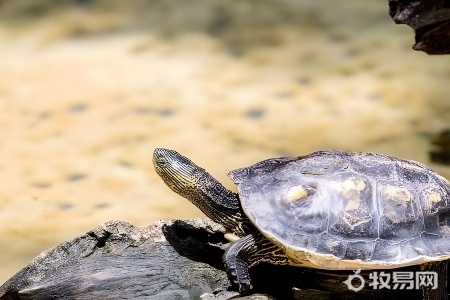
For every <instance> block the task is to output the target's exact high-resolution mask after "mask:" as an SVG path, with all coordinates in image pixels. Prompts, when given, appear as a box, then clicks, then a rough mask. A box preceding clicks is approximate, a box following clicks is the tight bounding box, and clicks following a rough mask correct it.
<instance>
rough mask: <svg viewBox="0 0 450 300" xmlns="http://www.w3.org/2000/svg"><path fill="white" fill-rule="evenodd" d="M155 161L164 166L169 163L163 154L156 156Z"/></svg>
mask: <svg viewBox="0 0 450 300" xmlns="http://www.w3.org/2000/svg"><path fill="white" fill-rule="evenodd" d="M156 163H157V164H158V165H160V166H165V165H167V164H168V163H169V161H168V160H167V158H166V157H164V156H158V157H156Z"/></svg>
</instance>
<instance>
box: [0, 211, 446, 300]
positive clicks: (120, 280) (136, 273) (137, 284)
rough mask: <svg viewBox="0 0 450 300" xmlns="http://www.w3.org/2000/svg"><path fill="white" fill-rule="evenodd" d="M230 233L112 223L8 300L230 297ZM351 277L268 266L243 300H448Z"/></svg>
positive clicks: (65, 250) (6, 291)
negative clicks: (360, 284) (351, 283)
mask: <svg viewBox="0 0 450 300" xmlns="http://www.w3.org/2000/svg"><path fill="white" fill-rule="evenodd" d="M223 233H224V232H223V229H222V228H221V227H220V226H218V225H216V224H214V223H212V222H211V221H209V220H206V219H196V220H187V221H180V220H177V221H171V222H162V221H161V222H157V223H156V224H154V225H151V226H148V227H135V226H132V225H131V224H129V223H127V222H122V221H110V222H107V223H105V224H103V225H101V226H100V227H98V228H97V229H94V230H92V231H90V232H88V233H86V234H84V235H82V236H80V237H77V238H75V239H73V240H72V241H68V242H65V243H63V244H61V245H59V246H57V247H55V248H53V249H50V250H48V251H45V252H44V253H42V254H41V255H39V256H38V257H36V258H35V259H34V260H33V261H32V262H31V263H30V264H29V265H28V266H27V267H25V268H24V269H22V270H21V271H19V272H18V273H17V274H16V275H14V276H13V277H12V278H11V279H10V280H8V281H7V282H6V283H4V284H3V285H2V286H1V287H0V300H12V299H14V300H16V299H39V300H43V299H80V300H91V299H164V300H167V299H203V300H225V299H229V298H231V297H233V296H236V293H235V292H232V291H223V292H221V293H218V294H216V295H213V294H212V292H213V291H214V290H218V289H221V288H226V287H227V286H228V280H227V277H226V274H225V272H224V270H223V264H222V255H223V252H224V249H225V248H226V247H227V246H228V242H227V241H226V240H225V239H224V237H223ZM422 268H423V270H434V269H436V270H440V271H439V272H440V276H441V275H442V276H443V277H440V282H446V278H445V277H446V275H447V274H446V273H447V269H446V264H442V263H439V264H430V265H428V266H425V267H424V266H422ZM401 270H403V271H405V270H407V271H417V270H420V268H419V267H412V268H404V269H401ZM384 271H386V272H390V271H387V270H384ZM349 275H354V272H353V271H324V270H311V269H303V268H297V267H289V266H274V265H269V264H260V265H258V266H256V267H254V268H252V269H251V270H250V276H251V278H252V281H253V286H254V290H253V292H254V293H259V294H254V295H251V296H247V297H238V298H235V299H240V300H251V299H252V300H268V299H283V300H285V299H303V300H305V299H324V300H325V299H355V300H356V299H383V300H386V299H403V298H405V297H409V299H410V300H413V299H439V300H441V299H442V298H433V297H434V296H433V295H444V294H445V293H446V292H447V291H446V290H445V289H442V290H440V291H434V290H432V291H430V290H424V291H421V290H417V289H414V290H392V289H391V290H388V289H378V290H376V289H373V288H372V287H370V286H369V285H368V283H369V282H370V280H369V278H368V277H369V273H368V272H367V271H366V272H364V271H363V272H361V275H363V277H364V279H365V281H366V284H365V287H364V288H363V289H362V290H361V291H359V292H354V291H350V290H349V289H348V287H347V285H345V284H344V283H343V281H345V280H346V279H347V278H348V276H349ZM356 283H357V282H356ZM355 285H357V284H355ZM444 288H445V287H444ZM436 292H438V293H440V294H436ZM202 295H203V296H202ZM267 295H271V296H267ZM201 296H202V297H201ZM424 296H425V297H424Z"/></svg>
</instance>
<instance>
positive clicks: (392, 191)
mask: <svg viewBox="0 0 450 300" xmlns="http://www.w3.org/2000/svg"><path fill="white" fill-rule="evenodd" d="M383 196H384V197H387V198H389V199H391V200H392V201H394V202H396V203H402V202H409V201H411V200H412V195H411V193H410V192H409V191H408V190H407V189H406V188H404V187H396V186H388V187H386V188H385V189H384V190H383Z"/></svg>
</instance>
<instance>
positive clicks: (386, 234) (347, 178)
mask: <svg viewBox="0 0 450 300" xmlns="http://www.w3.org/2000/svg"><path fill="white" fill-rule="evenodd" d="M228 175H229V176H230V177H231V179H232V180H233V181H234V182H235V183H236V184H237V186H238V190H239V196H240V200H241V202H242V207H243V209H244V211H245V213H246V214H247V216H248V217H249V218H250V220H251V221H252V222H253V224H254V225H255V226H256V227H257V228H258V229H259V230H260V231H261V232H262V233H263V234H264V235H265V236H266V237H267V238H268V239H270V240H271V241H273V242H274V243H276V244H277V245H279V246H280V247H281V248H283V249H284V250H285V252H286V254H287V255H288V256H289V257H290V259H291V260H292V264H293V265H303V266H306V267H313V268H321V269H357V268H361V269H383V268H386V269H389V268H397V267H401V266H408V265H414V264H420V263H424V262H428V261H436V260H444V259H449V258H450V184H449V182H448V181H447V180H446V179H445V178H443V177H442V176H440V175H438V174H436V173H435V172H433V171H431V170H430V169H428V168H427V167H426V166H425V165H422V164H420V163H418V162H414V161H409V160H403V159H398V158H394V157H390V156H385V155H380V154H374V153H362V152H343V151H334V150H330V151H319V152H314V153H312V154H310V155H307V156H303V157H295V158H291V157H289V158H274V159H268V160H265V161H262V162H259V163H257V164H255V165H253V166H250V167H247V168H241V169H237V170H234V171H230V172H228Z"/></svg>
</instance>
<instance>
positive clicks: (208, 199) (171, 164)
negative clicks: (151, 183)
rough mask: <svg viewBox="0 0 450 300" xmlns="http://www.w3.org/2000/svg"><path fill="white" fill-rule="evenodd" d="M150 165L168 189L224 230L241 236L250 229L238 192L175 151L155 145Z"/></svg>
mask: <svg viewBox="0 0 450 300" xmlns="http://www.w3.org/2000/svg"><path fill="white" fill-rule="evenodd" d="M153 165H154V166H155V170H156V173H158V175H159V176H160V177H161V178H162V180H163V181H164V183H165V184H166V185H167V186H168V187H169V188H170V189H172V190H173V191H174V192H175V193H177V194H179V195H180V196H182V197H184V198H186V199H188V200H189V201H191V202H192V203H193V204H194V205H195V206H197V207H198V208H199V209H200V210H201V211H202V212H203V213H204V214H205V215H206V216H208V217H209V218H210V219H212V220H213V221H214V222H216V223H219V224H221V225H222V226H223V227H225V229H226V230H227V231H229V232H232V233H234V234H236V235H238V236H243V235H245V234H247V233H248V231H249V230H250V228H252V226H251V224H250V221H249V220H248V218H247V217H246V216H245V214H244V213H243V212H242V209H241V206H240V202H239V198H238V195H237V194H236V193H233V192H232V191H229V190H227V189H226V188H225V187H224V186H223V185H222V184H221V183H220V182H219V181H217V180H216V179H215V178H214V177H212V176H211V175H210V174H209V173H208V172H206V171H205V170H204V169H202V168H200V167H199V166H197V165H196V164H194V163H193V162H192V161H191V160H190V159H188V158H187V157H185V156H183V155H181V154H180V153H178V152H176V151H174V150H169V149H164V148H157V149H155V151H154V153H153Z"/></svg>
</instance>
